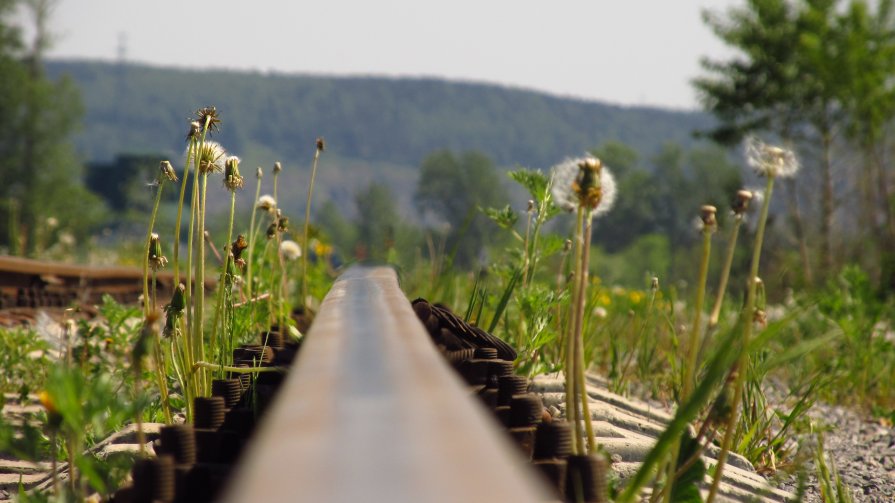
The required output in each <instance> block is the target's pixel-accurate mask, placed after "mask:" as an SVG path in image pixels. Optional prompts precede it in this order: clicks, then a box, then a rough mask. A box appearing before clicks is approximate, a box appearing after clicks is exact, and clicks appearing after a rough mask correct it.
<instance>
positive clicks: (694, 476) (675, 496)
mask: <svg viewBox="0 0 895 503" xmlns="http://www.w3.org/2000/svg"><path fill="white" fill-rule="evenodd" d="M700 451H701V449H700V448H699V442H697V441H696V439H694V438H693V437H691V436H690V432H689V431H688V430H684V434H683V438H682V439H681V448H680V451H679V453H678V457H677V459H678V466H677V470H678V471H680V469H681V468H682V467H683V466H684V465H685V464H686V463H688V462H689V461H691V459H692V458H694V457H698V458H697V459H696V461H695V462H692V464H690V466H689V467H688V468H687V469H686V470H685V471H684V472H683V473H681V474H680V475H679V476H678V478H677V479H676V480H675V482H674V488H673V489H672V491H671V501H673V502H675V503H702V495H701V494H699V484H700V483H702V480H703V478H704V477H705V463H704V462H703V461H702V458H701V457H699V456H700V455H701V452H700Z"/></svg>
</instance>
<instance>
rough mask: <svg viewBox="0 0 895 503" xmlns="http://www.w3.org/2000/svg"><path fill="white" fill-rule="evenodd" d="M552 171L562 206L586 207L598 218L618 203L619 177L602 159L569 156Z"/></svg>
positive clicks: (555, 192)
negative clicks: (616, 188) (617, 180)
mask: <svg viewBox="0 0 895 503" xmlns="http://www.w3.org/2000/svg"><path fill="white" fill-rule="evenodd" d="M552 171H553V174H552V189H551V191H552V194H553V200H554V201H555V204H556V205H557V206H558V207H559V208H560V209H563V210H565V211H573V210H575V209H577V208H578V207H579V206H582V207H584V208H585V209H587V210H589V212H590V217H591V218H595V217H598V216H600V215H603V214H604V213H606V212H608V211H609V210H610V209H611V208H612V205H613V204H614V203H615V195H616V190H615V178H614V177H613V176H612V173H611V172H610V171H609V168H607V167H606V166H603V165H602V163H601V162H600V161H599V160H598V159H596V158H593V157H585V158H580V159H566V160H565V161H563V162H562V163H560V164H558V165H556V166H554V167H553V169H552ZM597 180H599V182H598V181H597Z"/></svg>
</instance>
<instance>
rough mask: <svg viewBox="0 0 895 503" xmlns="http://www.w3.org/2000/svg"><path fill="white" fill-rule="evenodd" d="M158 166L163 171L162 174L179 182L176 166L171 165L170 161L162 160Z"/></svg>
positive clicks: (170, 179)
mask: <svg viewBox="0 0 895 503" xmlns="http://www.w3.org/2000/svg"><path fill="white" fill-rule="evenodd" d="M158 168H159V171H161V176H163V177H165V178H167V179H168V180H169V181H172V182H175V183H176V182H177V173H175V172H174V166H171V163H170V162H169V161H162V162H161V163H160V164H159V166H158Z"/></svg>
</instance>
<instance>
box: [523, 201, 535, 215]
mask: <svg viewBox="0 0 895 503" xmlns="http://www.w3.org/2000/svg"><path fill="white" fill-rule="evenodd" d="M525 211H526V212H528V213H534V211H535V201H534V199H529V200H528V208H527V209H526V210H525Z"/></svg>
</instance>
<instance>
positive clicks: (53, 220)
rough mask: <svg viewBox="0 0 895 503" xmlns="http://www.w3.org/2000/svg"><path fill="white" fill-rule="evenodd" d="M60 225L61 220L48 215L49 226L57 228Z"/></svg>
mask: <svg viewBox="0 0 895 503" xmlns="http://www.w3.org/2000/svg"><path fill="white" fill-rule="evenodd" d="M58 226H59V220H58V219H57V218H56V217H47V227H49V228H50V229H55V228H56V227H58Z"/></svg>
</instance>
